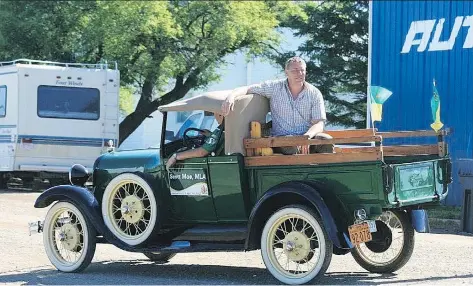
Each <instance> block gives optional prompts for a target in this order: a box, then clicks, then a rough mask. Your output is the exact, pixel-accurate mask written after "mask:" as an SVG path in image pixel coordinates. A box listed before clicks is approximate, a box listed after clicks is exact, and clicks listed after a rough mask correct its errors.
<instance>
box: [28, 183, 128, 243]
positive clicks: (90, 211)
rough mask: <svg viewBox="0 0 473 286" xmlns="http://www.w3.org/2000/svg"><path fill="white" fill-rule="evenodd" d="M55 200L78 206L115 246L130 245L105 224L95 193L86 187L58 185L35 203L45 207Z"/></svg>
mask: <svg viewBox="0 0 473 286" xmlns="http://www.w3.org/2000/svg"><path fill="white" fill-rule="evenodd" d="M55 201H67V202H70V203H72V204H74V205H75V206H77V207H78V208H79V209H80V210H81V211H82V214H83V215H84V216H87V218H88V219H89V220H90V222H91V223H92V225H93V226H94V228H95V230H96V231H97V233H99V234H101V235H103V237H104V238H105V239H106V240H107V241H108V242H110V243H113V244H114V245H115V246H117V247H119V248H122V249H126V248H128V246H127V245H126V244H124V243H123V242H122V241H121V240H119V239H117V238H116V237H115V235H113V233H111V232H110V230H108V228H107V227H106V226H105V224H104V221H103V218H102V212H101V209H100V206H99V203H98V202H97V199H96V198H95V197H94V195H93V194H92V193H91V192H90V191H89V190H87V189H86V188H82V187H78V186H69V185H63V186H56V187H52V188H50V189H48V190H46V191H44V192H43V193H42V194H41V195H40V196H39V197H38V198H37V199H36V202H35V204H34V207H35V208H45V207H47V206H49V205H50V204H52V203H53V202H55Z"/></svg>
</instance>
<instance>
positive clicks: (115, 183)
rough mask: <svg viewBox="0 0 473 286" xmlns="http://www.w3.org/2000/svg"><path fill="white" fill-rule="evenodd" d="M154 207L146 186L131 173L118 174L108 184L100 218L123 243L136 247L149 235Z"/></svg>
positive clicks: (155, 214)
mask: <svg viewBox="0 0 473 286" xmlns="http://www.w3.org/2000/svg"><path fill="white" fill-rule="evenodd" d="M157 212H158V207H157V204H156V199H155V196H154V193H153V190H152V189H151V187H150V186H149V184H148V183H147V182H146V181H145V180H144V179H143V178H141V177H139V176H137V175H135V174H130V173H126V174H121V175H118V176H117V177H115V178H114V179H113V180H112V181H110V183H109V184H108V186H107V188H106V189H105V192H104V194H103V198H102V216H103V219H104V222H105V225H106V226H107V227H108V229H109V230H110V231H111V232H112V233H113V234H114V235H115V236H116V237H117V238H118V239H120V240H121V241H123V242H124V243H126V244H128V245H131V246H136V245H139V244H142V243H145V242H146V241H147V240H148V238H150V237H151V236H152V234H153V233H154V230H155V225H156V221H157Z"/></svg>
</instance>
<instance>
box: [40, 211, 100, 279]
mask: <svg viewBox="0 0 473 286" xmlns="http://www.w3.org/2000/svg"><path fill="white" fill-rule="evenodd" d="M43 231H44V234H43V241H44V247H45V249H46V255H47V256H48V258H49V260H50V261H51V263H52V264H53V265H54V266H55V267H56V268H57V269H58V270H60V271H63V272H80V271H82V270H84V269H85V268H86V267H87V266H88V265H89V264H90V262H91V261H92V258H93V257H94V254H95V246H96V233H95V228H94V227H93V226H92V225H91V223H90V221H89V220H88V218H87V217H86V216H84V215H83V214H82V212H81V211H80V210H79V209H78V208H77V207H76V206H75V205H74V204H72V203H69V202H58V203H56V204H54V205H53V206H52V207H51V208H50V209H49V211H48V213H47V215H46V218H45V220H44V228H43Z"/></svg>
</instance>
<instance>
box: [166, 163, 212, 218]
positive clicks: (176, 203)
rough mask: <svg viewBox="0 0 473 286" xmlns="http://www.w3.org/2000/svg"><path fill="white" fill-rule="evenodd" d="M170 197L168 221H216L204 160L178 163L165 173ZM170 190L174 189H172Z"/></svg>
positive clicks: (207, 171)
mask: <svg viewBox="0 0 473 286" xmlns="http://www.w3.org/2000/svg"><path fill="white" fill-rule="evenodd" d="M166 173H167V175H166V176H167V177H166V185H167V190H168V192H169V193H170V195H171V219H172V220H173V221H177V222H186V223H187V222H216V221H217V215H216V213H215V207H214V204H213V198H212V188H210V187H209V176H208V174H209V170H208V166H207V158H192V159H186V160H182V161H179V162H178V163H177V164H176V165H175V166H174V167H173V168H171V170H170V174H169V173H168V172H167V171H166ZM171 187H173V188H172V189H171Z"/></svg>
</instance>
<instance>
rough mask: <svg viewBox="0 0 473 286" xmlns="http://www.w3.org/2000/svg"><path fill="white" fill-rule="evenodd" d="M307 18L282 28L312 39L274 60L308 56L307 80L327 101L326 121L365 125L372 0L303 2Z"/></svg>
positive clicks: (291, 22)
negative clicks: (370, 3)
mask: <svg viewBox="0 0 473 286" xmlns="http://www.w3.org/2000/svg"><path fill="white" fill-rule="evenodd" d="M303 9H304V11H305V13H306V14H307V16H308V19H307V21H303V20H301V19H294V18H289V19H288V20H287V21H285V22H284V23H283V26H285V27H288V28H291V29H293V30H294V31H295V33H296V35H297V36H303V37H305V38H306V39H307V40H305V41H304V43H303V44H302V45H301V46H300V47H299V48H298V49H297V51H294V52H287V53H283V54H277V55H275V56H273V58H274V59H275V60H276V61H277V62H278V63H279V64H281V66H284V61H285V60H286V59H287V58H288V57H290V56H293V55H296V54H297V55H301V56H302V57H304V58H305V59H306V60H307V81H308V82H310V83H312V84H314V85H315V86H317V87H318V88H319V89H320V90H321V92H322V94H323V96H324V98H325V100H326V102H327V109H328V112H327V119H328V121H329V123H331V124H337V125H342V126H345V127H353V126H354V127H357V128H365V127H366V91H367V72H368V1H366V0H365V1H343V0H337V1H324V2H311V3H308V4H305V5H303Z"/></svg>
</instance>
